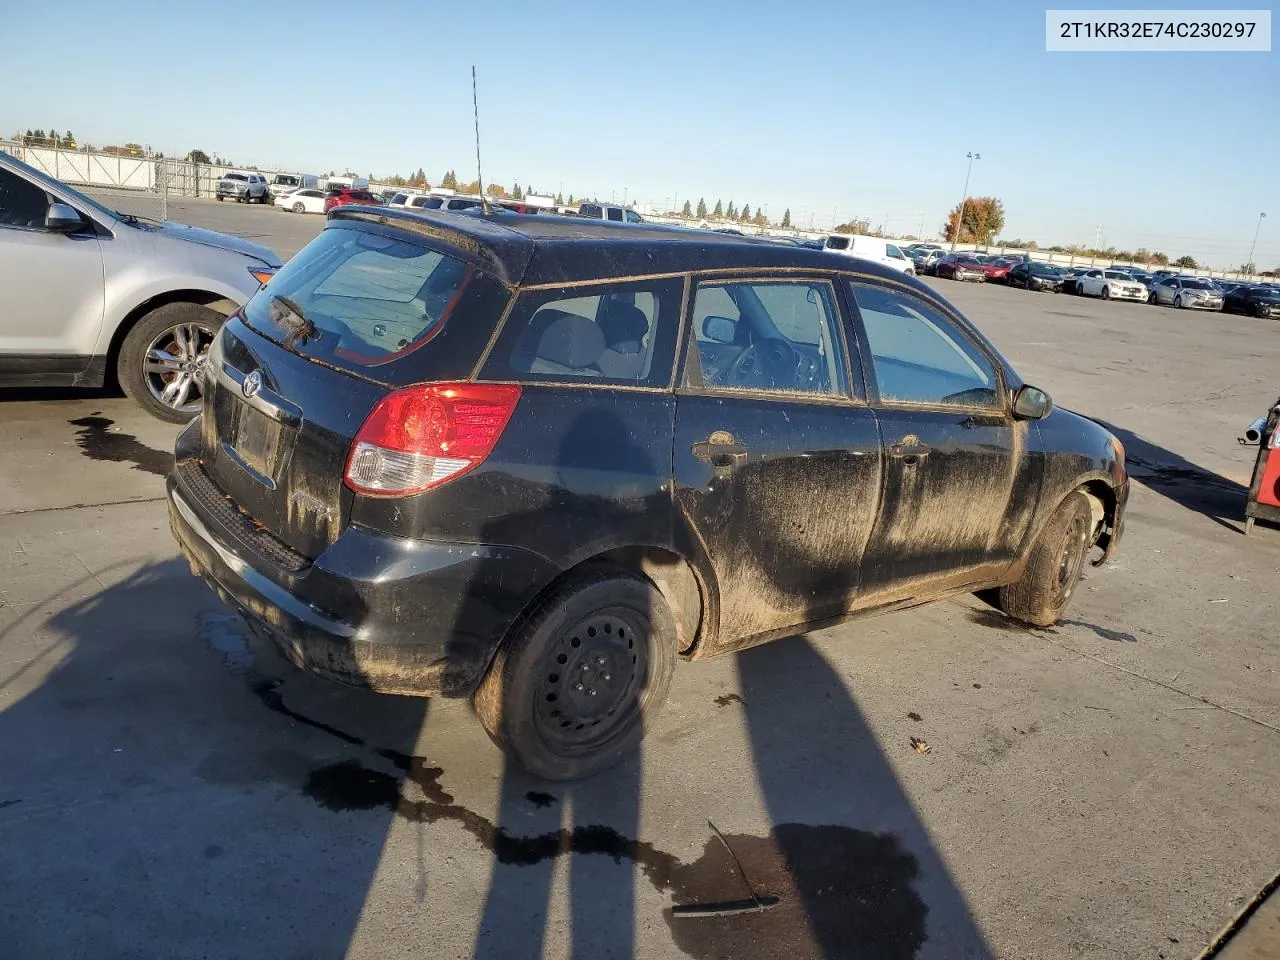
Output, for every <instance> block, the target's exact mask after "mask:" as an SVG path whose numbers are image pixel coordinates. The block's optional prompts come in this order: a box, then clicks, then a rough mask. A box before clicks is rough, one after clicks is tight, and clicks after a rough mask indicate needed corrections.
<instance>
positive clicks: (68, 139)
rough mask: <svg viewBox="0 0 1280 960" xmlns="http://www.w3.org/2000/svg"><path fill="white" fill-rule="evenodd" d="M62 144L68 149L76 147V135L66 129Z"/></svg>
mask: <svg viewBox="0 0 1280 960" xmlns="http://www.w3.org/2000/svg"><path fill="white" fill-rule="evenodd" d="M62 145H63V146H64V147H66V148H67V149H68V150H74V149H75V148H76V135H75V134H74V133H72V132H71V131H70V130H68V131H67V132H66V133H65V134H64V135H63V137H62Z"/></svg>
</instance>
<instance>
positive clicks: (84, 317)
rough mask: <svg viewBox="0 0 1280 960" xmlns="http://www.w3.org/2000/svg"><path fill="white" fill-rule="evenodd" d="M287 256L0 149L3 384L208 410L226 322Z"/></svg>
mask: <svg viewBox="0 0 1280 960" xmlns="http://www.w3.org/2000/svg"><path fill="white" fill-rule="evenodd" d="M279 266H280V258H279V257H278V256H276V254H275V253H273V252H272V251H271V250H268V249H267V248H266V247H263V246H259V245H258V244H256V243H250V242H249V241H248V240H242V239H240V238H239V237H231V236H227V235H226V234H222V233H215V232H213V231H212V230H201V229H199V228H198V227H188V226H185V225H183V224H180V223H171V222H169V221H167V220H166V221H163V222H161V221H156V220H146V219H142V218H139V217H135V216H131V215H128V214H122V213H118V212H117V211H114V210H109V209H107V208H106V207H104V206H102V204H100V203H98V202H97V201H95V200H92V199H90V198H89V197H86V196H84V195H83V194H81V193H79V192H77V191H75V190H73V189H71V188H70V187H68V186H66V184H63V183H60V182H59V181H57V180H54V179H53V178H52V177H49V176H46V175H45V174H43V173H41V172H40V171H38V170H35V169H33V168H32V167H29V166H27V165H26V164H25V163H22V162H21V161H19V160H16V159H14V158H13V157H11V156H9V155H8V154H7V153H3V152H0V297H2V298H3V299H0V386H64V387H100V386H102V385H103V384H104V383H105V382H106V381H107V380H109V379H111V377H112V375H113V374H114V377H115V378H116V379H118V381H119V383H120V386H121V387H122V388H123V389H124V392H125V393H127V394H128V395H129V396H130V397H132V398H133V399H134V400H136V401H137V402H138V403H139V404H141V405H142V406H143V407H144V408H146V409H147V410H148V411H149V412H150V413H152V414H153V415H155V416H157V417H159V418H160V419H162V420H168V421H171V422H174V423H181V422H183V421H185V420H188V419H190V418H191V417H192V416H194V415H195V414H196V413H197V412H199V409H200V396H201V388H202V387H203V384H204V362H205V357H206V355H207V353H208V349H209V344H210V342H211V341H212V340H213V336H214V334H216V333H217V331H218V328H219V327H220V326H221V325H222V321H223V320H224V319H226V317H228V316H229V315H230V314H231V313H233V312H234V311H235V310H237V309H239V308H240V307H241V306H242V305H243V304H244V303H245V302H246V301H247V300H248V299H249V298H250V297H251V296H253V294H254V293H255V292H256V291H257V290H258V288H259V287H260V286H261V285H262V284H264V283H266V282H267V280H268V279H270V277H271V275H272V274H274V273H275V271H276V270H277V269H278V268H279Z"/></svg>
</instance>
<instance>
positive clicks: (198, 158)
mask: <svg viewBox="0 0 1280 960" xmlns="http://www.w3.org/2000/svg"><path fill="white" fill-rule="evenodd" d="M187 159H188V160H190V161H191V162H192V163H212V162H213V161H211V160H210V159H209V155H208V154H207V153H205V152H204V151H203V150H192V151H191V152H190V153H188V154H187Z"/></svg>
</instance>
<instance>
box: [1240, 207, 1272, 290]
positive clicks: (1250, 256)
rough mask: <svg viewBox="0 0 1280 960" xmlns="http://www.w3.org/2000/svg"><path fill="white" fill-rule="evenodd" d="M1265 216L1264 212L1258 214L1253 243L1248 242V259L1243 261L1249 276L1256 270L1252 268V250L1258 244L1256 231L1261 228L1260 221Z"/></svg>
mask: <svg viewBox="0 0 1280 960" xmlns="http://www.w3.org/2000/svg"><path fill="white" fill-rule="evenodd" d="M1266 216H1267V215H1266V214H1265V213H1260V214H1258V225H1257V226H1256V227H1254V228H1253V243H1251V244H1249V259H1248V260H1246V261H1245V264H1246V265H1247V266H1248V268H1249V276H1253V275H1254V274H1255V273H1257V272H1258V271H1257V270H1255V269H1254V268H1253V251H1254V248H1255V247H1257V246H1258V232H1259V231H1260V230H1261V229H1262V221H1263V219H1265V218H1266Z"/></svg>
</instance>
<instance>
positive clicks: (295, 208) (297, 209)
mask: <svg viewBox="0 0 1280 960" xmlns="http://www.w3.org/2000/svg"><path fill="white" fill-rule="evenodd" d="M306 209H307V208H306V207H304V206H303V205H302V204H301V203H295V204H294V205H293V212H294V213H305V212H306Z"/></svg>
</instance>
